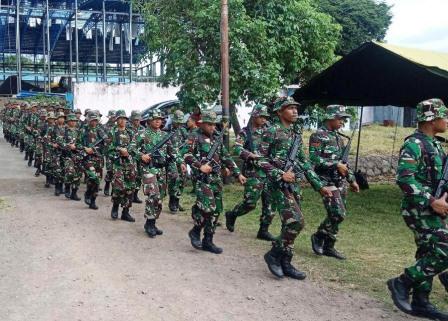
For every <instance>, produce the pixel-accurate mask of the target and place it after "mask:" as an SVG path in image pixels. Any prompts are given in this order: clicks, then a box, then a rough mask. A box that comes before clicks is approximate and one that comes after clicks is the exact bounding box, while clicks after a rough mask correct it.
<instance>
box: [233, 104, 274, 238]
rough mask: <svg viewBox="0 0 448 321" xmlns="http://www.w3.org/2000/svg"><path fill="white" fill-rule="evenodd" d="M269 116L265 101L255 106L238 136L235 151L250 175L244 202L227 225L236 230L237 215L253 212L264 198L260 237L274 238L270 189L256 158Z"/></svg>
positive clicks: (238, 205) (245, 170) (235, 208)
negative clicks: (271, 230) (270, 227)
mask: <svg viewBox="0 0 448 321" xmlns="http://www.w3.org/2000/svg"><path fill="white" fill-rule="evenodd" d="M268 117H269V113H268V108H267V106H265V105H262V104H257V105H255V106H254V109H253V111H252V113H251V118H250V120H249V123H248V125H247V127H246V128H244V129H243V130H242V131H241V133H240V134H239V135H238V137H237V138H236V142H235V145H234V153H235V154H237V155H238V156H239V157H240V158H241V159H242V160H243V161H244V171H243V175H244V176H245V177H247V183H246V184H245V186H244V199H243V201H242V202H241V203H239V204H237V205H236V206H235V207H234V209H233V210H232V211H229V212H227V213H226V227H227V229H228V230H229V231H230V232H233V231H234V230H235V221H236V219H237V217H239V216H243V215H246V214H247V213H249V212H250V211H253V210H254V209H255V208H256V206H257V202H258V200H259V199H260V198H261V203H262V209H261V216H260V229H259V230H258V234H257V238H258V239H260V240H265V241H273V240H274V237H273V236H272V235H271V234H270V233H269V231H268V230H269V226H270V225H271V223H272V219H273V214H272V211H271V206H270V200H269V191H268V190H267V184H266V183H267V182H266V174H265V173H264V172H263V171H262V170H261V169H259V168H256V166H255V164H254V161H255V160H256V159H257V158H258V157H259V156H258V155H257V154H256V153H257V149H258V146H259V144H260V142H261V137H262V135H263V133H264V131H265V130H266V129H267V128H268V126H267V124H266V122H267V120H268Z"/></svg>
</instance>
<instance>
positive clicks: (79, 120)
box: [73, 108, 82, 129]
mask: <svg viewBox="0 0 448 321" xmlns="http://www.w3.org/2000/svg"><path fill="white" fill-rule="evenodd" d="M73 113H74V114H75V115H76V119H78V121H77V122H76V127H78V129H79V128H81V116H82V112H81V109H79V108H76V109H75V110H74V111H73Z"/></svg>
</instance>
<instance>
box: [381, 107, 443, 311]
mask: <svg viewBox="0 0 448 321" xmlns="http://www.w3.org/2000/svg"><path fill="white" fill-rule="evenodd" d="M438 118H445V119H446V118H447V108H446V107H445V106H444V104H443V102H442V101H441V100H440V99H430V100H427V101H424V102H422V103H420V104H419V105H418V106H417V121H418V122H419V123H420V122H430V121H433V120H434V119H438ZM446 159H447V157H446V154H445V152H444V151H443V149H442V147H441V145H440V143H439V142H438V141H437V139H436V138H435V137H430V136H427V135H425V134H424V133H423V132H421V131H420V130H417V131H416V132H415V133H414V134H413V135H411V136H409V137H408V138H407V139H406V140H405V143H404V145H403V146H402V148H401V151H400V158H399V161H398V168H397V184H398V186H399V187H400V189H401V190H402V192H403V201H402V203H401V214H402V216H403V219H404V221H405V223H406V225H407V226H408V227H409V228H410V229H411V231H412V232H413V233H414V237H415V242H416V245H417V253H416V259H417V261H416V262H415V263H414V264H413V265H411V266H409V267H408V268H406V269H405V270H404V273H403V274H402V275H401V276H400V277H398V278H395V279H391V280H389V281H388V286H389V289H390V290H391V292H392V297H393V299H394V303H395V304H396V305H397V307H399V308H400V309H401V310H402V311H404V312H407V313H412V314H415V315H421V316H428V317H431V316H432V318H434V315H437V313H440V312H439V311H436V310H435V307H434V306H432V305H431V304H430V303H429V301H428V297H429V293H430V292H431V289H432V281H433V278H434V276H436V275H438V274H439V273H441V272H444V271H445V270H446V269H447V268H448V226H447V224H446V221H445V219H444V218H442V217H441V216H440V215H439V214H437V213H435V212H434V211H433V210H432V208H431V204H432V203H433V202H434V201H435V197H434V196H433V195H434V194H435V190H436V189H437V186H438V185H439V181H440V179H441V178H442V174H443V164H444V162H445V161H446ZM444 190H445V191H446V190H447V189H446V186H445V188H444ZM439 276H440V277H441V281H442V283H444V285H445V286H447V285H448V283H446V274H445V273H442V274H441V275H439ZM411 289H412V291H413V300H412V304H411V305H409V302H408V301H409V293H410V291H411ZM447 318H448V316H447V315H446V314H445V316H444V318H441V319H443V320H446V319H447Z"/></svg>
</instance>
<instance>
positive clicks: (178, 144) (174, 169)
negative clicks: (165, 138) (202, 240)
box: [167, 110, 188, 213]
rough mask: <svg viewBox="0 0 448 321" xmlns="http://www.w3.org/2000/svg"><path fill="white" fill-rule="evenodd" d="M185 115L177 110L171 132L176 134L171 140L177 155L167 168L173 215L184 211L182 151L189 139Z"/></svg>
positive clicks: (170, 206) (170, 204)
mask: <svg viewBox="0 0 448 321" xmlns="http://www.w3.org/2000/svg"><path fill="white" fill-rule="evenodd" d="M184 118H185V115H184V113H183V112H182V111H180V110H177V111H176V112H175V113H174V116H173V118H172V120H173V127H172V129H171V132H173V133H174V135H173V138H172V139H171V142H172V147H173V150H174V152H175V153H176V157H174V158H170V159H169V162H168V166H167V177H168V179H167V183H168V194H169V197H170V199H169V208H170V211H171V212H172V213H176V212H177V211H178V210H181V211H183V210H184V209H183V208H182V206H180V204H179V201H180V197H181V196H182V193H183V190H184V184H185V173H184V172H182V167H181V165H182V164H183V163H184V161H183V155H182V149H183V146H184V145H185V142H186V141H187V138H188V131H187V129H186V128H185V127H184V126H183V124H184V123H185V119H184Z"/></svg>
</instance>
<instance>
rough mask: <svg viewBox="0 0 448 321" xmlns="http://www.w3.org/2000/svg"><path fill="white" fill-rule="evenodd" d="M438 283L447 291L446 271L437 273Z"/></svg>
mask: <svg viewBox="0 0 448 321" xmlns="http://www.w3.org/2000/svg"><path fill="white" fill-rule="evenodd" d="M439 280H440V283H442V285H443V286H444V287H445V291H446V292H448V272H442V273H440V274H439Z"/></svg>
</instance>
